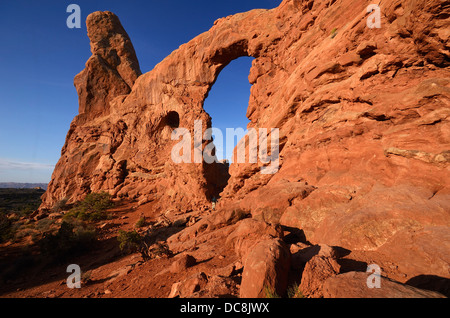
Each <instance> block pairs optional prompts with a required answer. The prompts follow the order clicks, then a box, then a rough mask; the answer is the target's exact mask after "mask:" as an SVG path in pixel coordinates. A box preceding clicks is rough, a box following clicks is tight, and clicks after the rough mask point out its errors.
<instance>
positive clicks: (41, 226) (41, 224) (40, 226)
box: [34, 219, 55, 233]
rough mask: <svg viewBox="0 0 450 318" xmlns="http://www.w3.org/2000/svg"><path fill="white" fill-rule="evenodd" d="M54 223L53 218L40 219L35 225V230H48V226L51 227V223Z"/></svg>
mask: <svg viewBox="0 0 450 318" xmlns="http://www.w3.org/2000/svg"><path fill="white" fill-rule="evenodd" d="M54 224H55V220H51V219H42V220H39V221H38V222H37V223H36V225H35V227H34V228H35V230H37V231H39V232H43V233H44V232H48V231H49V230H50V228H51V227H52V225H54Z"/></svg>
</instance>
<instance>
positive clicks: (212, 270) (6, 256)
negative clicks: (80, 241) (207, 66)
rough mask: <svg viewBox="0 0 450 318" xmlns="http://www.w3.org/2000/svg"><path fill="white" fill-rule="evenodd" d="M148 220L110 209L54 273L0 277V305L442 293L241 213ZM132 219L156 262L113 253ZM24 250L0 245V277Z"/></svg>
mask: <svg viewBox="0 0 450 318" xmlns="http://www.w3.org/2000/svg"><path fill="white" fill-rule="evenodd" d="M155 211H156V210H155V209H153V207H152V204H151V203H150V204H146V205H142V206H139V207H136V206H135V205H133V204H132V203H123V204H121V205H120V206H118V207H116V208H113V209H112V210H111V212H112V215H113V218H112V219H111V220H107V221H101V222H98V223H96V227H97V231H98V233H99V234H98V241H97V242H96V243H95V244H94V245H93V246H92V248H91V249H89V250H88V251H86V252H85V253H82V254H81V255H78V256H76V257H69V258H68V259H66V260H64V261H62V262H60V264H58V262H56V263H54V264H44V263H42V264H39V263H29V264H28V265H26V264H25V265H23V264H22V266H21V268H20V269H19V271H15V272H14V273H15V274H14V276H3V277H2V279H3V283H2V285H1V287H0V295H1V297H6V298H9V297H21V298H22V297H33V298H34V297H37V298H40V297H44V298H60V297H62V298H64V297H80V298H111V297H120V298H128V297H130V298H136V297H137V298H147V297H152V298H167V297H214V298H217V297H227V298H234V297H278V296H282V297H308V298H309V297H311V298H317V297H358V298H359V297H443V294H446V295H448V294H449V289H448V282H447V281H446V280H442V279H436V278H434V279H433V277H420V276H419V277H411V276H408V275H407V274H406V273H403V272H400V271H399V270H398V267H397V266H396V264H395V260H394V259H390V258H387V257H386V256H385V255H382V254H379V253H377V252H357V251H349V250H346V249H344V248H340V247H330V246H327V245H312V244H310V243H308V242H306V241H304V237H302V233H301V232H297V231H292V229H286V228H283V227H281V226H280V225H275V224H269V223H266V222H264V221H258V220H255V219H254V218H251V217H250V216H249V215H247V214H245V213H242V212H241V211H236V210H232V211H225V210H218V211H197V212H191V213H187V214H186V213H183V214H178V213H176V212H175V211H169V212H168V213H167V212H165V213H164V214H161V213H158V212H156V213H155ZM141 217H145V220H146V224H147V226H144V227H141V228H139V229H138V231H139V232H148V230H150V231H152V229H153V231H154V229H155V224H156V226H157V228H158V229H159V230H158V235H157V239H156V240H155V241H157V242H159V244H161V245H165V246H167V247H168V250H167V252H166V253H165V254H163V255H159V256H156V257H154V258H152V259H150V260H143V258H142V256H141V254H139V253H134V254H124V253H123V252H122V251H121V250H120V249H119V243H118V241H117V235H118V230H119V229H122V230H126V231H129V230H132V229H135V224H136V223H137V221H138V220H139V219H140V218H141ZM152 225H153V226H152ZM25 243H26V242H17V243H15V244H11V243H8V244H3V245H2V246H1V250H2V257H1V262H0V264H1V267H2V268H3V269H5V267H6V270H3V271H2V274H5V273H7V271H8V270H10V269H11V266H17V264H20V263H19V262H18V261H15V257H17V258H19V257H20V253H19V252H18V251H20V248H21V247H23V245H24V244H25ZM16 260H17V259H16ZM69 264H78V265H80V267H81V269H82V272H83V274H82V277H83V281H82V288H80V289H69V288H68V287H67V285H66V279H67V277H68V276H69V275H70V273H66V268H67V266H68V265H69ZM370 264H377V265H379V266H380V267H381V275H382V281H381V289H369V288H368V287H367V284H366V282H367V279H368V277H369V275H370V273H366V269H367V266H368V265H370ZM7 265H10V266H9V267H8V266H7ZM10 272H11V271H10ZM343 286H345V287H343ZM413 286H416V287H419V288H416V287H413ZM427 289H428V290H427ZM430 290H435V291H430ZM436 290H438V291H440V293H438V292H436Z"/></svg>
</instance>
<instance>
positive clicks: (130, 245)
mask: <svg viewBox="0 0 450 318" xmlns="http://www.w3.org/2000/svg"><path fill="white" fill-rule="evenodd" d="M117 240H118V241H119V248H120V250H122V251H127V252H131V253H133V252H138V251H139V249H140V248H141V245H142V242H143V237H142V236H141V235H140V234H139V233H138V232H136V231H130V232H128V231H123V230H119V236H118V237H117Z"/></svg>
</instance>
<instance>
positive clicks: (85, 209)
mask: <svg viewBox="0 0 450 318" xmlns="http://www.w3.org/2000/svg"><path fill="white" fill-rule="evenodd" d="M112 207H114V203H113V202H112V201H111V195H110V194H108V193H106V192H101V193H90V194H88V195H87V196H86V198H85V199H84V200H83V201H81V202H79V203H78V204H76V206H75V207H74V208H72V209H71V210H70V211H69V212H68V213H67V214H66V215H65V216H64V217H65V219H67V218H71V217H72V218H77V219H80V220H83V221H100V220H106V219H108V218H109V217H110V216H109V214H108V213H107V212H106V210H108V209H109V208H112Z"/></svg>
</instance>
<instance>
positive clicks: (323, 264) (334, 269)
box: [299, 255, 340, 298]
mask: <svg viewBox="0 0 450 318" xmlns="http://www.w3.org/2000/svg"><path fill="white" fill-rule="evenodd" d="M339 271H340V265H339V264H338V263H337V262H336V260H334V259H332V258H329V257H323V256H319V255H316V256H314V257H313V258H311V260H309V261H308V263H306V265H305V269H304V270H303V273H302V280H301V283H300V287H299V288H300V290H301V292H302V294H303V296H305V297H308V298H321V297H323V292H322V287H323V283H324V281H325V280H326V279H328V278H329V277H332V276H335V275H337V274H339Z"/></svg>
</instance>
